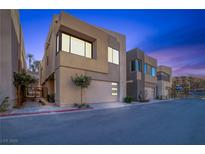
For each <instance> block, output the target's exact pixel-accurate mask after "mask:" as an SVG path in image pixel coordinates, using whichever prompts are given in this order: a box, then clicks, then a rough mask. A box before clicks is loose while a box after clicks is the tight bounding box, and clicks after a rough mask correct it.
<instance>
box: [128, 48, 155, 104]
mask: <svg viewBox="0 0 205 154" xmlns="http://www.w3.org/2000/svg"><path fill="white" fill-rule="evenodd" d="M156 69H157V60H156V59H154V58H152V57H150V56H148V55H146V54H145V53H144V52H143V51H141V50H140V49H137V48H136V49H132V50H130V51H128V52H127V96H131V97H133V98H134V99H135V100H137V101H138V100H151V99H154V98H155V97H156V84H157V77H156Z"/></svg>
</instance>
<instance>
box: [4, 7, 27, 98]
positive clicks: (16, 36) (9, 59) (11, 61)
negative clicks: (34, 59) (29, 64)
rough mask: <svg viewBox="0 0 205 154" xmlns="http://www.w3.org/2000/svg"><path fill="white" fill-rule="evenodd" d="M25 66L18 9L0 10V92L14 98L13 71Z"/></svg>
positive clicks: (19, 70) (20, 69)
mask: <svg viewBox="0 0 205 154" xmlns="http://www.w3.org/2000/svg"><path fill="white" fill-rule="evenodd" d="M24 68H26V62H25V49H24V41H23V33H22V29H21V25H20V21H19V12H18V10H0V93H1V97H3V98H4V97H9V98H10V100H12V101H14V100H15V99H16V89H15V87H14V85H13V72H21V71H22V70H23V69H24Z"/></svg>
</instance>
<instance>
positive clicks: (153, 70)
mask: <svg viewBox="0 0 205 154" xmlns="http://www.w3.org/2000/svg"><path fill="white" fill-rule="evenodd" d="M151 76H153V77H155V76H156V68H155V67H151Z"/></svg>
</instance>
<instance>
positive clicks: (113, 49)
mask: <svg viewBox="0 0 205 154" xmlns="http://www.w3.org/2000/svg"><path fill="white" fill-rule="evenodd" d="M109 48H110V49H111V50H112V62H110V61H109V54H108V53H109ZM114 51H117V53H118V60H117V61H118V63H115V62H114V60H113V55H114V54H113V53H114ZM107 55H108V56H107V57H108V58H107V61H108V63H111V64H115V65H120V51H118V50H117V49H114V48H112V47H110V46H108V48H107Z"/></svg>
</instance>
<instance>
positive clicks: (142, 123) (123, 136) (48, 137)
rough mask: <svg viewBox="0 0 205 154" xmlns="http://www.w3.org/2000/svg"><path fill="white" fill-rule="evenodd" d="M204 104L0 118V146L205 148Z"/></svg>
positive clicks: (177, 103) (187, 102)
mask: <svg viewBox="0 0 205 154" xmlns="http://www.w3.org/2000/svg"><path fill="white" fill-rule="evenodd" d="M204 119H205V100H201V99H183V100H176V101H170V102H160V103H156V104H148V105H140V106H139V105H138V106H126V107H122V108H114V109H104V110H95V111H86V112H78V113H63V114H53V115H40V116H30V117H18V118H10V119H1V120H0V124H1V127H0V129H1V130H0V133H1V134H0V136H1V138H0V144H205V120H204Z"/></svg>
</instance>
